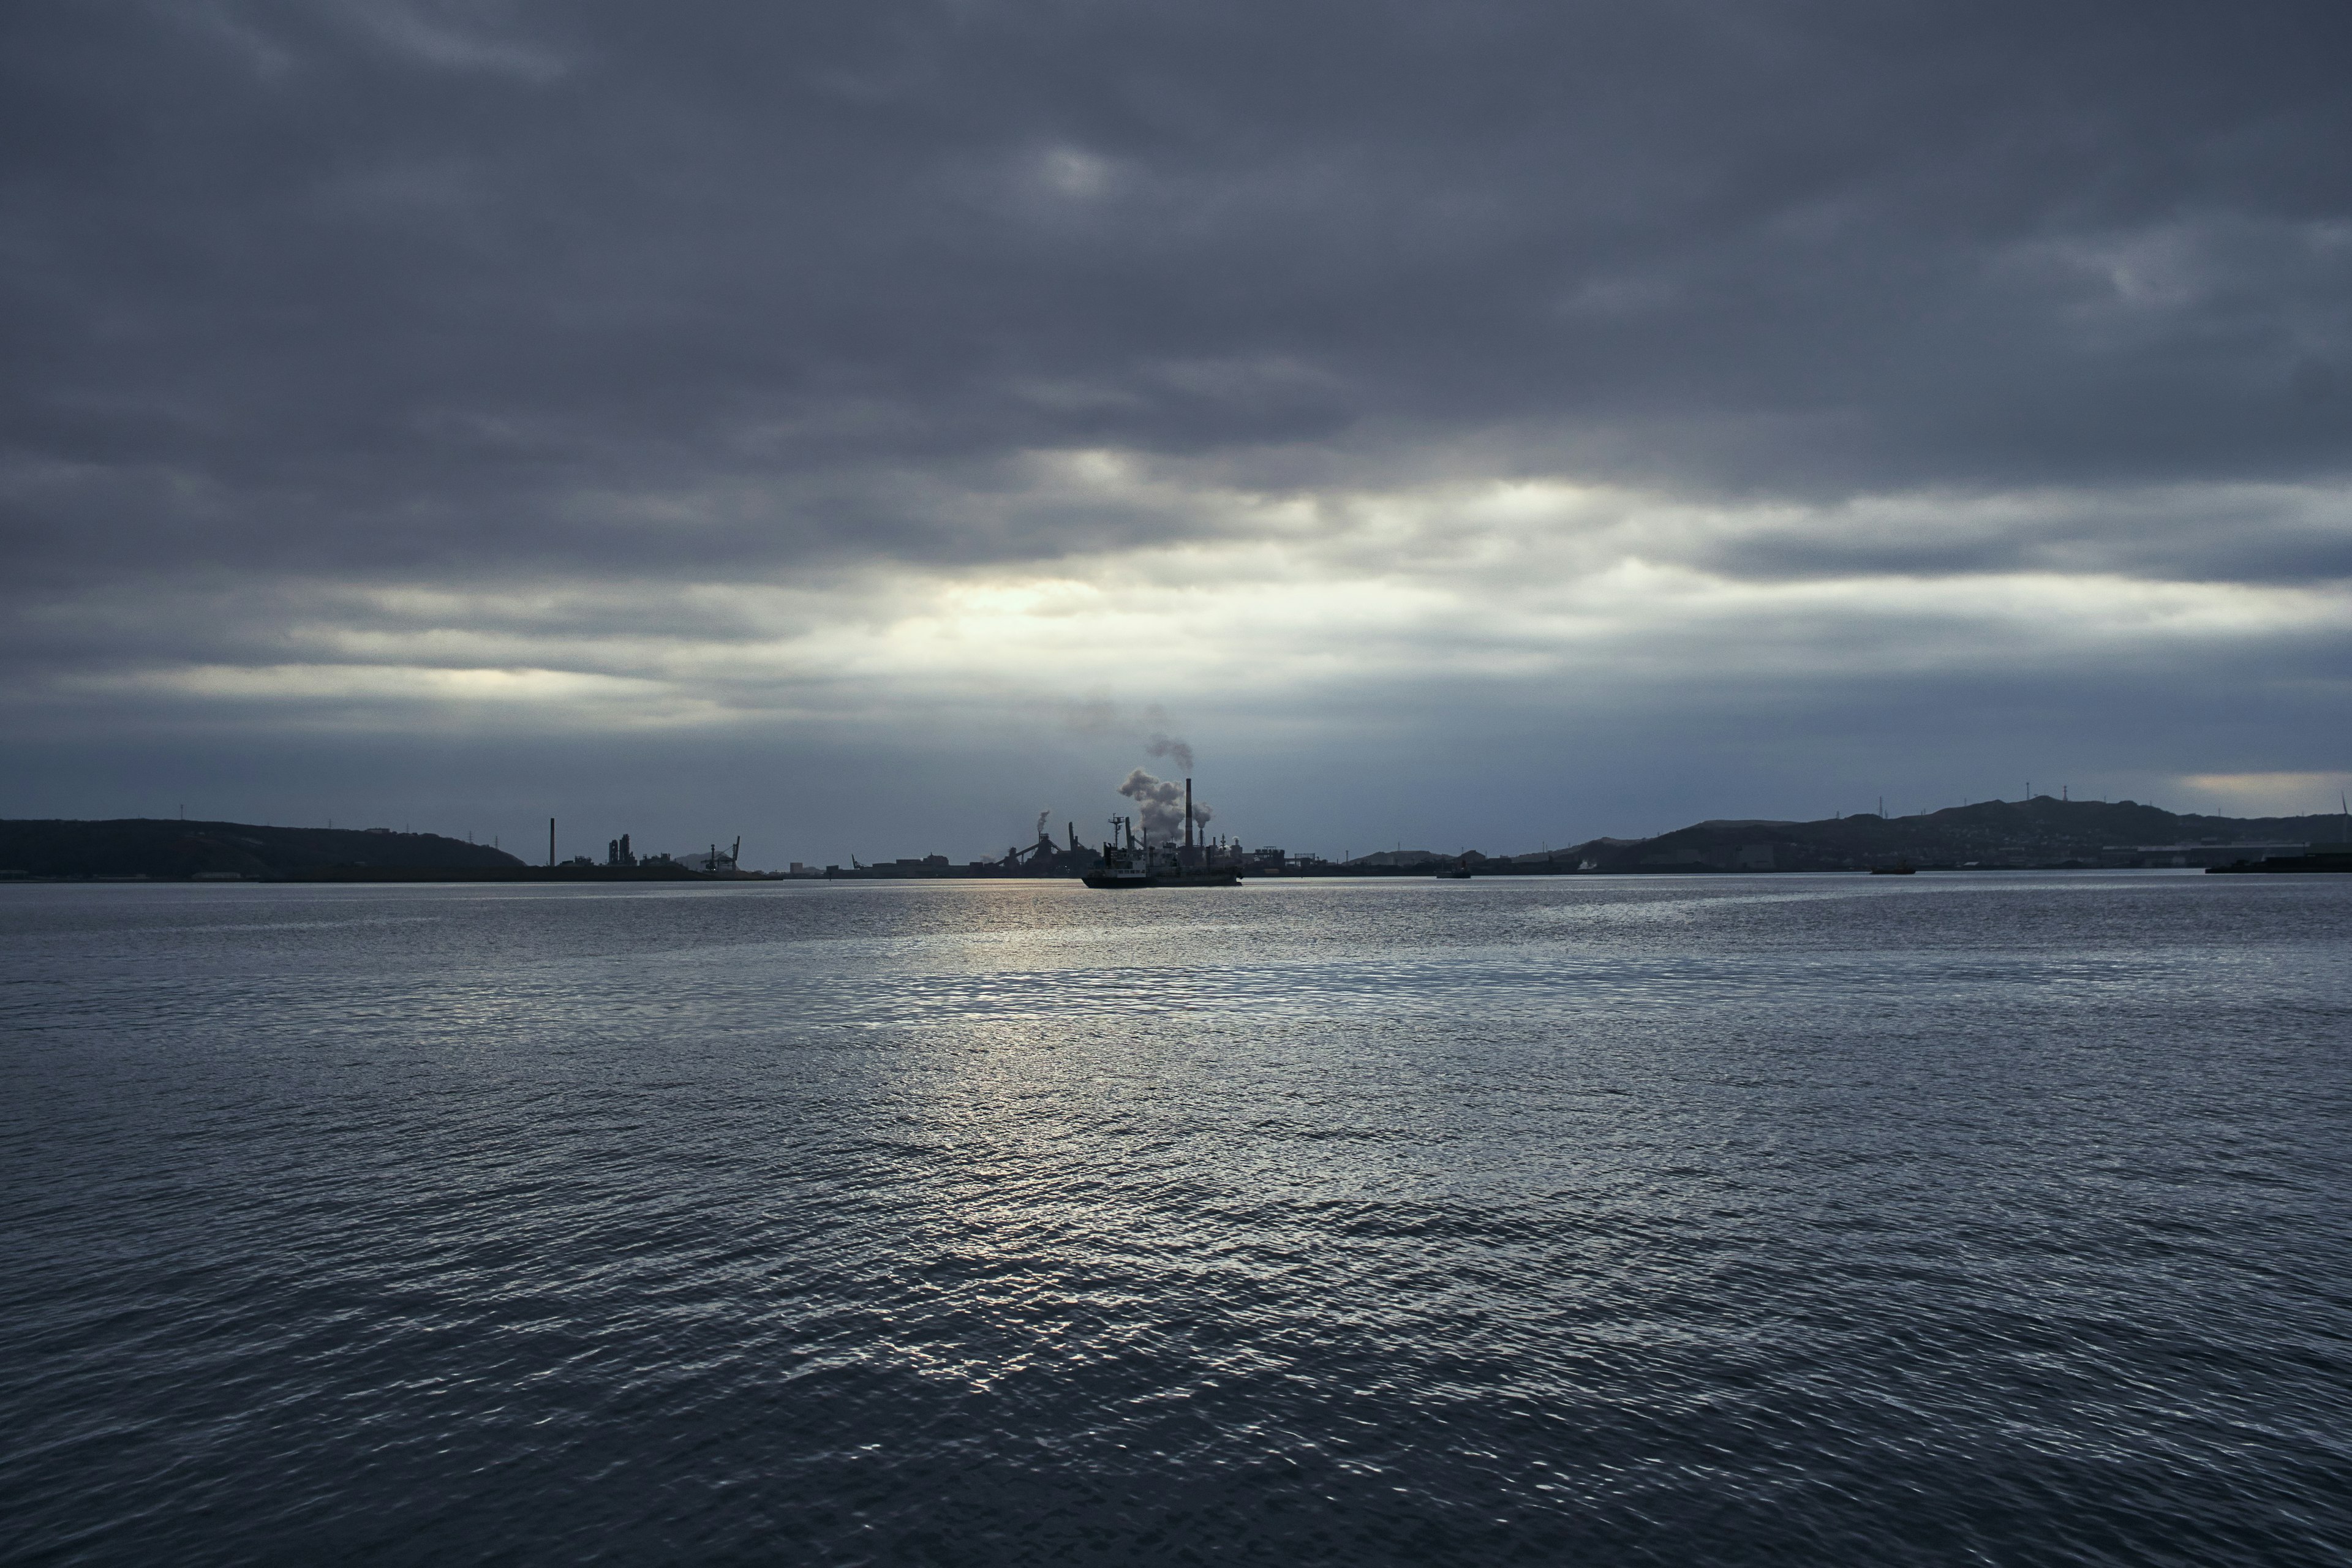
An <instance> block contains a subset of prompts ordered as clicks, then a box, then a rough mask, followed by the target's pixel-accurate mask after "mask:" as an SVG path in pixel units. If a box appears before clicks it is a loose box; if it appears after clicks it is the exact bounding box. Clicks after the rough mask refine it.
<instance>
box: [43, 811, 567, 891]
mask: <svg viewBox="0 0 2352 1568" xmlns="http://www.w3.org/2000/svg"><path fill="white" fill-rule="evenodd" d="M520 865H522V862H521V861H520V860H519V859H517V858H515V857H513V856H512V855H509V854H507V853H506V852H505V851H504V850H501V849H493V848H491V847H489V846H488V845H487V844H468V843H467V842H466V841H465V840H464V839H462V838H444V837H441V836H440V835H439V834H437V833H384V832H369V831H365V830H362V829H356V828H347V827H259V826H255V825H253V824H252V823H249V822H177V821H169V820H157V819H154V818H152V817H127V818H124V819H122V820H120V821H115V822H74V821H61V820H51V821H17V822H0V871H21V872H23V873H25V874H26V875H27V876H32V877H195V876H201V875H204V874H205V873H207V872H211V873H215V874H219V873H225V872H229V873H235V874H236V875H238V876H243V877H257V878H273V877H286V876H294V875H299V874H301V873H304V872H311V871H318V870H322V869H325V868H330V867H351V866H366V867H375V868H383V869H387V870H426V869H436V870H442V869H449V870H454V869H458V868H484V869H488V868H495V867H520Z"/></svg>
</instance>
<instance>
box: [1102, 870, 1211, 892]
mask: <svg viewBox="0 0 2352 1568" xmlns="http://www.w3.org/2000/svg"><path fill="white" fill-rule="evenodd" d="M1079 880H1081V881H1083V882H1085V883H1086V885H1087V887H1089V888H1100V889H1104V890H1106V891H1108V890H1110V889H1118V888H1238V887H1240V886H1241V885H1242V879H1241V877H1240V875H1239V874H1238V873H1236V872H1233V871H1169V872H1163V873H1160V874H1158V875H1155V876H1149V877H1114V876H1111V875H1108V873H1105V872H1101V871H1089V872H1087V874H1086V875H1085V876H1084V877H1082V878H1080V879H1079Z"/></svg>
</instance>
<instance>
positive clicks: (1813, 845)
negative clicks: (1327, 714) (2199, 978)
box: [0, 781, 2352, 882]
mask: <svg viewBox="0 0 2352 1568" xmlns="http://www.w3.org/2000/svg"><path fill="white" fill-rule="evenodd" d="M1187 782H1188V784H1189V782H1190V781H1187ZM1186 817H1187V822H1186V824H1185V833H1184V838H1183V842H1181V844H1177V845H1172V846H1169V847H1166V848H1164V849H1162V850H1160V853H1163V854H1166V855H1168V856H1170V857H1171V858H1173V859H1174V861H1175V863H1176V866H1177V867H1178V868H1181V870H1182V871H1184V872H1186V873H1200V872H1210V871H1213V872H1214V873H1216V874H1217V875H1219V876H1220V877H1222V876H1223V875H1225V874H1228V873H1230V874H1232V875H1234V876H1238V877H1244V878H1250V879H1269V878H1294V877H1297V878H1305V877H1419V878H1424V879H1425V878H1427V877H1430V876H1432V875H1433V874H1434V873H1435V872H1437V871H1439V870H1444V869H1455V868H1459V869H1466V870H1467V871H1468V872H1469V873H1470V875H1471V877H1472V878H1474V879H1483V878H1488V877H1544V876H1592V875H1601V876H1625V875H1657V874H1666V875H1691V874H1707V873H1738V872H1767V871H1769V872H1783V871H1816V872H1819V871H1846V872H1866V871H1868V870H1869V869H1870V868H1872V867H1874V866H1886V865H1896V864H1900V865H1907V866H1910V867H1913V868H1916V869H1917V870H1921V871H1953V870H1963V871H1967V870H1985V871H1990V870H2067V869H2099V868H2108V869H2122V868H2172V869H2181V870H2195V869H2206V870H2220V871H2269V872H2280V873H2292V872H2312V871H2316V872H2330V871H2340V870H2345V869H2347V868H2352V813H2335V812H2330V813H2326V814H2314V815H2311V816H2282V817H2252V818H2242V817H2227V816H2197V815H2190V814H2177V813H2173V812H2168V811H2164V810H2161V809H2160V808H2158V807H2156V806H2152V805H2138V804H2137V803H2134V802H2131V801H2119V802H2115V803H2108V802H2104V801H2075V800H2063V799H2059V798H2056V797H2053V796H2050V795H2037V796H2035V797H2033V798H2032V799H2031V800H2027V801H2019V802H2002V801H1985V802H1979V803H1978V804H1975V805H1966V806H1952V807H1948V808H1947V809H1945V810H1942V811H1936V812H1923V813H1920V814H1918V815H1916V816H1907V817H1895V818H1886V817H1882V816H1877V815H1875V814H1869V813H1865V814H1863V815H1861V816H1837V817H1831V818H1828V819H1825V820H1822V821H1815V822H1782V821H1771V820H1765V819H1755V818H1741V819H1716V820H1711V821H1707V822H1700V823H1695V824H1693V825H1691V826H1688V827H1683V828H1678V829H1676V830H1675V831H1674V832H1672V833H1664V834H1659V835H1656V836H1654V837H1647V838H1616V837H1603V838H1594V839H1588V840H1587V841H1585V842H1584V843H1581V844H1576V845H1570V846H1568V847H1564V848H1559V849H1546V850H1538V851H1535V852H1532V853H1528V854H1520V855H1512V856H1488V855H1485V854H1482V853H1480V852H1479V851H1477V850H1475V849H1470V850H1459V851H1455V852H1454V853H1451V854H1440V853H1437V852H1435V851H1433V850H1426V849H1402V848H1399V849H1391V850H1381V851H1380V852H1379V853H1377V854H1373V855H1366V856H1360V857H1358V858H1355V859H1352V860H1349V861H1346V862H1344V863H1334V862H1330V861H1326V860H1323V859H1321V858H1318V857H1315V856H1311V855H1294V854H1289V853H1286V851H1284V850H1282V849H1280V848H1276V847H1265V848H1259V849H1244V848H1243V847H1241V846H1240V845H1239V844H1238V843H1235V842H1233V841H1231V840H1230V839H1227V838H1224V837H1217V838H1213V839H1210V838H1205V837H1203V836H1202V834H1200V832H1199V831H1198V829H1197V828H1196V827H1195V826H1193V825H1192V820H1191V818H1192V811H1191V810H1190V809H1189V808H1188V810H1187V812H1186ZM741 847H742V840H741V839H740V838H738V839H737V840H736V841H735V845H734V849H733V851H732V852H730V851H729V850H725V849H721V848H719V847H718V846H717V845H715V844H714V845H713V846H711V847H710V848H709V850H708V851H705V852H698V854H696V855H694V856H692V857H689V858H687V859H686V860H680V859H677V858H673V857H670V856H667V855H662V856H646V855H640V854H638V853H637V852H636V851H635V849H634V848H633V847H631V845H630V841H629V839H628V837H627V836H625V835H624V836H623V837H621V838H618V839H615V840H613V841H611V842H610V843H609V844H608V845H607V847H606V858H605V863H604V864H603V865H598V864H595V863H593V862H592V861H591V860H589V859H588V858H587V857H585V856H581V857H577V858H573V859H572V860H570V861H565V862H562V863H559V864H552V865H548V866H527V865H525V864H524V863H523V862H522V861H520V859H518V858H516V857H514V856H512V855H509V854H507V853H505V852H504V851H502V850H499V849H498V848H495V847H491V846H488V845H481V844H473V843H469V842H467V841H466V840H463V839H457V838H448V837H442V836H440V835H437V834H430V833H404V832H394V831H393V830H391V829H389V828H318V827H309V828H295V827H268V826H257V825H254V824H251V823H235V822H184V821H180V820H177V819H173V818H150V817H131V818H121V819H116V820H111V821H96V822H86V821H77V820H71V819H58V818H48V819H36V820H14V821H0V879H5V880H20V881H26V880H28V881H56V880H101V879H121V880H174V879H176V880H205V881H334V882H372V881H373V882H390V881H404V882H420V881H508V882H530V881H564V882H571V881H672V880H716V881H737V880H740V881H750V880H766V879H782V878H784V877H786V876H787V875H788V874H787V873H782V872H765V873H762V872H749V871H744V870H741V869H740V868H739V867H738V865H737V858H738V856H739V855H740V850H741ZM697 863H699V864H697ZM1104 863H1105V862H1104V856H1103V852H1102V850H1101V849H1099V848H1097V847H1091V846H1088V845H1087V844H1085V843H1083V842H1081V841H1080V839H1079V838H1078V834H1077V828H1076V825H1075V824H1071V825H1069V826H1068V828H1067V838H1066V842H1063V843H1057V842H1055V839H1054V838H1053V837H1052V836H1051V835H1050V834H1049V833H1047V832H1046V831H1045V819H1044V818H1043V817H1042V816H1041V818H1040V820H1039V824H1038V834H1037V838H1036V841H1035V842H1034V844H1032V845H1030V846H1028V847H1025V848H1024V847H1017V846H1016V847H1013V848H1009V849H1007V850H1006V851H1005V853H1004V854H1003V856H1001V857H997V858H986V859H978V860H971V861H968V862H964V863H962V864H956V863H953V862H950V860H949V858H947V857H946V856H944V855H940V854H931V855H926V856H923V857H921V858H904V859H898V860H893V861H887V862H882V863H879V864H867V863H864V862H861V861H859V860H857V859H856V858H852V860H851V862H850V864H849V866H848V867H846V868H844V867H840V866H828V867H825V868H824V869H823V870H822V871H819V870H818V869H817V868H814V867H807V868H800V869H798V870H797V871H796V872H795V873H792V874H789V875H797V876H799V877H803V878H819V879H835V880H891V879H911V880H931V879H971V878H988V879H995V878H1060V879H1079V878H1083V877H1085V876H1086V875H1087V873H1088V872H1091V871H1097V870H1099V869H1101V868H1102V867H1103V865H1104Z"/></svg>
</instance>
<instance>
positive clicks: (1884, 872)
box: [1870, 861, 1919, 877]
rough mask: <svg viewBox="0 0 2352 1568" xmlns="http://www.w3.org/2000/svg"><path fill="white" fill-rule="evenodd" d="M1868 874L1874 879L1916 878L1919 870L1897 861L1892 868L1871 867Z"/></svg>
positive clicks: (1904, 862)
mask: <svg viewBox="0 0 2352 1568" xmlns="http://www.w3.org/2000/svg"><path fill="white" fill-rule="evenodd" d="M1870 874H1871V875H1872V876H1874V877H1916V876H1917V875H1918V874H1919V868H1918V867H1916V866H1914V865H1911V864H1909V863H1908V862H1906V861H1897V862H1896V863H1895V864H1894V865H1892V866H1873V867H1872V868H1870Z"/></svg>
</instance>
